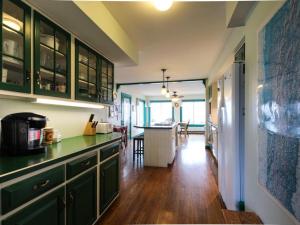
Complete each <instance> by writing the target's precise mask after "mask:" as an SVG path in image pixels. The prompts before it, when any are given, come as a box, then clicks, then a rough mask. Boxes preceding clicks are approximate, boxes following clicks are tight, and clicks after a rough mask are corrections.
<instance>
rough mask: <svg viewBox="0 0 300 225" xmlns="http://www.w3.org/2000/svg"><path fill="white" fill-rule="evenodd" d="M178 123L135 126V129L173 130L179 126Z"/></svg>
mask: <svg viewBox="0 0 300 225" xmlns="http://www.w3.org/2000/svg"><path fill="white" fill-rule="evenodd" d="M177 125H178V124H177V123H172V124H162V123H161V124H145V125H143V126H140V125H135V126H134V127H135V128H141V129H173V128H175V127H176V126H177Z"/></svg>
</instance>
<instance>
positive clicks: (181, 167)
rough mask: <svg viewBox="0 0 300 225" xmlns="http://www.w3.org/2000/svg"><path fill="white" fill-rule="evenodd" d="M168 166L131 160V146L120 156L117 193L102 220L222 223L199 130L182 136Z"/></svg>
mask: <svg viewBox="0 0 300 225" xmlns="http://www.w3.org/2000/svg"><path fill="white" fill-rule="evenodd" d="M180 140H181V142H182V143H181V147H180V148H179V150H178V154H177V156H176V159H175V162H174V164H173V166H172V167H170V168H150V167H145V168H144V167H143V163H142V161H140V162H138V163H137V162H136V163H133V161H132V149H131V146H129V147H128V149H127V151H126V153H125V154H124V153H123V155H122V156H121V158H122V160H121V161H122V163H121V164H122V165H121V167H122V168H121V191H120V198H119V199H118V200H117V201H116V202H115V203H114V204H113V205H112V207H111V208H110V209H109V210H108V211H107V212H106V214H105V215H104V216H103V217H102V218H101V220H100V222H99V223H98V225H100V224H101V225H102V224H114V225H115V224H178V223H180V224H181V223H182V224H184V223H190V224H201V223H206V224H207V223H209V224H212V223H224V219H223V215H222V209H221V203H220V201H219V197H218V189H217V183H216V179H215V177H214V175H213V171H214V168H213V163H212V162H213V161H212V158H211V155H210V153H208V152H207V151H206V150H205V143H204V136H203V135H190V137H189V138H188V139H187V140H185V139H184V138H181V139H180Z"/></svg>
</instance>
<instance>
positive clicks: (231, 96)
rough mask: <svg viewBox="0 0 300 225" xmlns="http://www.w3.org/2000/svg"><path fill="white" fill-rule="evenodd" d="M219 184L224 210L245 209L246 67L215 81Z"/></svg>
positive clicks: (237, 66)
mask: <svg viewBox="0 0 300 225" xmlns="http://www.w3.org/2000/svg"><path fill="white" fill-rule="evenodd" d="M218 82H219V83H218V85H219V98H218V99H219V103H218V185H219V191H220V193H221V196H222V198H223V201H224V203H225V204H226V207H227V209H230V210H243V208H244V140H245V137H244V130H245V122H244V117H245V113H244V111H245V64H244V63H243V62H239V63H234V64H233V65H232V66H231V67H230V68H229V69H228V71H227V72H226V73H225V74H224V76H223V77H222V78H221V79H220V80H219V81H218Z"/></svg>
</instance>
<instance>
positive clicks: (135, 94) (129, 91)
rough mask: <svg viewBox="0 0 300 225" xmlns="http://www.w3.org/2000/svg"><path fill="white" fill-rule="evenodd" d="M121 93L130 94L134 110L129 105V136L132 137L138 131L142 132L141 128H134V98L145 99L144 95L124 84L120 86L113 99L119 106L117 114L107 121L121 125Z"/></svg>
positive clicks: (138, 132)
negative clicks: (115, 97)
mask: <svg viewBox="0 0 300 225" xmlns="http://www.w3.org/2000/svg"><path fill="white" fill-rule="evenodd" d="M121 93H125V94H128V95H130V96H131V106H133V108H134V110H132V107H131V137H134V136H136V135H138V134H140V133H143V132H144V131H143V129H138V128H135V127H134V126H135V125H136V100H137V99H143V100H145V96H143V95H142V94H141V93H138V92H134V91H132V89H130V88H127V87H126V86H121V87H120V88H119V90H118V92H117V96H118V97H117V99H116V100H115V104H117V105H118V106H119V109H120V111H119V114H118V116H117V117H113V118H108V121H109V122H110V123H112V124H114V125H121V119H122V118H121Z"/></svg>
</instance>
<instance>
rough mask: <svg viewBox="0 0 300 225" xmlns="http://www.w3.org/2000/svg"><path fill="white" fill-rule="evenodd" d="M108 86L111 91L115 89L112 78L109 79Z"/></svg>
mask: <svg viewBox="0 0 300 225" xmlns="http://www.w3.org/2000/svg"><path fill="white" fill-rule="evenodd" d="M107 82H108V85H107V87H108V88H109V89H113V79H112V77H108V81H107Z"/></svg>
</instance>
